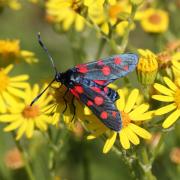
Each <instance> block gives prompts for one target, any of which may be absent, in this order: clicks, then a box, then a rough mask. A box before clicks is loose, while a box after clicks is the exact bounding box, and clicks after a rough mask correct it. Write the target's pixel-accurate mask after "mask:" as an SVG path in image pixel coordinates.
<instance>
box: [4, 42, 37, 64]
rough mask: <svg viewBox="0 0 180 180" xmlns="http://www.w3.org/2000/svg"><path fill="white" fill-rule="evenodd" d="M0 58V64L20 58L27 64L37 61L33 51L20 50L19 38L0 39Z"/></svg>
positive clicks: (16, 60)
mask: <svg viewBox="0 0 180 180" xmlns="http://www.w3.org/2000/svg"><path fill="white" fill-rule="evenodd" d="M0 59H2V60H1V63H0V64H1V65H7V64H9V63H12V62H19V60H20V59H22V60H24V61H26V62H27V63H29V64H31V63H35V62H37V61H38V60H37V59H36V58H35V55H34V53H33V52H30V51H26V50H21V48H20V41H19V40H0Z"/></svg>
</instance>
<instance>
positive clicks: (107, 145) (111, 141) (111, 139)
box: [103, 131, 117, 153]
mask: <svg viewBox="0 0 180 180" xmlns="http://www.w3.org/2000/svg"><path fill="white" fill-rule="evenodd" d="M116 136H117V133H116V132H114V131H111V134H110V136H109V138H108V139H107V140H106V143H105V145H104V148H103V153H107V152H108V151H109V150H110V149H111V148H112V146H113V144H114V142H115V140H116Z"/></svg>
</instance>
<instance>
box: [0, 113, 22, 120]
mask: <svg viewBox="0 0 180 180" xmlns="http://www.w3.org/2000/svg"><path fill="white" fill-rule="evenodd" d="M19 118H20V115H19V114H4V115H0V122H12V121H14V120H17V119H19Z"/></svg>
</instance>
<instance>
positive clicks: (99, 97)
mask: <svg viewBox="0 0 180 180" xmlns="http://www.w3.org/2000/svg"><path fill="white" fill-rule="evenodd" d="M94 103H95V104H96V105H98V106H100V105H102V104H103V103H104V99H103V98H102V97H101V96H96V97H95V98H94Z"/></svg>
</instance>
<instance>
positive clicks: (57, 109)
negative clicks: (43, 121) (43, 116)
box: [46, 83, 83, 130]
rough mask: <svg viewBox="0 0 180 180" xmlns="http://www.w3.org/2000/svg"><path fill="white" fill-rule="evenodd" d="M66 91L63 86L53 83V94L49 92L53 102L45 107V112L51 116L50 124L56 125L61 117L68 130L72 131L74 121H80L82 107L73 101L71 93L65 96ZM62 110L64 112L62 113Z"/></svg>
mask: <svg viewBox="0 0 180 180" xmlns="http://www.w3.org/2000/svg"><path fill="white" fill-rule="evenodd" d="M66 90H67V88H66V87H65V86H64V85H61V84H60V83H54V84H53V92H52V91H51V95H52V97H53V98H52V99H53V101H52V102H51V104H50V105H48V106H47V107H46V110H47V113H51V114H52V119H51V121H50V123H51V124H53V125H58V122H59V120H60V118H61V116H62V118H63V120H64V122H65V124H66V125H67V126H68V128H69V129H70V130H73V128H74V122H75V120H76V119H82V116H83V106H81V105H80V103H79V102H78V101H77V100H76V99H74V100H73V95H72V93H71V92H67V93H66V95H65V92H66ZM65 101H66V102H65ZM73 103H74V105H73ZM66 105H67V107H66ZM65 108H66V110H65ZM64 110H65V112H63V111H64ZM73 116H74V119H73ZM72 120H73V121H72Z"/></svg>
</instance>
